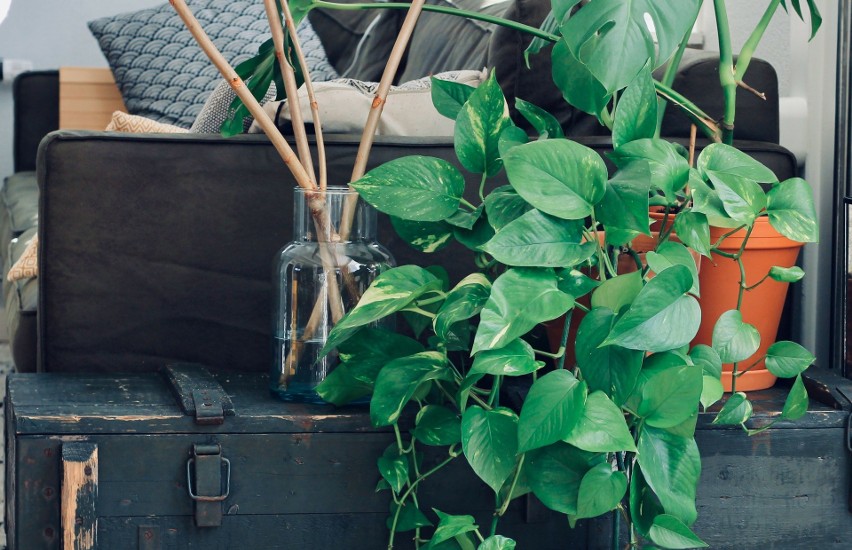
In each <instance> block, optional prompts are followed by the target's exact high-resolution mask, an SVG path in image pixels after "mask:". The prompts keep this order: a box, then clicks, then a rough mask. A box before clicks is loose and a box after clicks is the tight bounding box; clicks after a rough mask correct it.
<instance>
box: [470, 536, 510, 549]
mask: <svg viewBox="0 0 852 550" xmlns="http://www.w3.org/2000/svg"><path fill="white" fill-rule="evenodd" d="M476 550H515V541H513V540H512V539H509V538H506V537H504V536H502V535H492V536H490V537H488V538H487V539H485V540H484V541H482V544H480V545H479V546H478V547H477V548H476Z"/></svg>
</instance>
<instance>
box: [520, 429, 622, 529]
mask: <svg viewBox="0 0 852 550" xmlns="http://www.w3.org/2000/svg"><path fill="white" fill-rule="evenodd" d="M605 456H606V455H604V454H595V453H588V452H586V451H581V450H580V449H577V448H576V447H572V446H571V445H568V444H567V443H561V442H560V443H556V444H554V445H550V446H548V447H544V448H543V449H538V450H537V451H534V452H532V453H530V454H528V455H527V460H526V462H525V464H529V469H528V475H529V480H530V487H532V490H533V493H534V494H535V496H537V497H538V498H539V500H541V501H542V502H543V503H544V505H545V506H547V507H548V508H550V509H551V510H556V511H557V512H562V513H563V514H576V513H577V500H578V497H579V493H580V483H581V482H582V481H583V477H584V476H585V475H586V472H588V471H589V470H590V469H591V468H592V467H594V466H595V465H597V464H600V463H602V462H604V457H605Z"/></svg>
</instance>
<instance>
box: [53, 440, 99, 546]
mask: <svg viewBox="0 0 852 550" xmlns="http://www.w3.org/2000/svg"><path fill="white" fill-rule="evenodd" d="M97 502H98V446H97V445H95V444H94V443H88V442H85V441H69V442H67V443H65V444H63V445H62V500H61V505H60V506H61V515H62V547H63V548H65V549H66V550H95V549H96V548H97V547H98V543H97V533H98V514H97Z"/></svg>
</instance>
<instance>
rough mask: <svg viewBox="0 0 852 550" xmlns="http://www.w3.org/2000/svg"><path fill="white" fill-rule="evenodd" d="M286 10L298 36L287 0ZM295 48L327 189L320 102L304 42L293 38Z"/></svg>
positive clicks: (290, 28)
mask: <svg viewBox="0 0 852 550" xmlns="http://www.w3.org/2000/svg"><path fill="white" fill-rule="evenodd" d="M281 7H282V8H283V10H284V20H285V23H286V25H287V30H288V31H290V36H296V24H295V23H294V22H293V15H292V14H291V13H290V3H289V2H287V1H285V2H282V3H281ZM293 49H294V50H295V52H296V59H298V60H299V66H300V67H301V68H302V74H303V75H305V91H306V92H307V93H308V101H310V103H311V118H312V119H313V121H314V136H315V137H316V141H317V158H318V160H319V173H320V177H319V186H320V189H325V188H326V187H327V186H328V166H327V165H326V160H325V140H324V139H323V135H322V121H320V116H319V104H318V103H317V97H316V94H314V83H313V81H312V80H311V72H310V70H308V64H307V63H306V62H305V53H304V52H303V51H302V44H301V43H300V42H299V41H298V40H295V39H294V40H293Z"/></svg>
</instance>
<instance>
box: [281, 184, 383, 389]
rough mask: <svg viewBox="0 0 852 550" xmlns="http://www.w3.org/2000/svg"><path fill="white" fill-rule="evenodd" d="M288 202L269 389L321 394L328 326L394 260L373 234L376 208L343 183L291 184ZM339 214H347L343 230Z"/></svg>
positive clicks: (328, 362)
mask: <svg viewBox="0 0 852 550" xmlns="http://www.w3.org/2000/svg"><path fill="white" fill-rule="evenodd" d="M347 204H348V205H349V206H348V208H349V209H352V210H354V215H352V216H351V217H350V216H344V211H345V210H346V209H347ZM293 209H294V210H293V241H292V242H291V243H289V244H288V245H286V246H285V247H284V248H282V249H281V250H280V251H279V253H278V255H277V257H276V259H275V271H274V281H273V284H274V287H275V303H274V306H273V326H272V336H273V342H274V354H273V355H274V363H273V365H272V372H271V376H270V389H271V390H272V393H273V395H275V396H277V397H279V398H281V399H282V400H284V401H292V402H322V399H321V398H320V397H319V395H317V392H316V387H317V385H318V384H319V383H320V382H322V380H323V379H324V378H325V377H326V376H328V374H329V373H330V372H331V371H332V370H333V369H334V367H335V366H337V363H338V357H337V353H336V352H332V353H330V354H328V355H326V356H325V357H323V358H320V357H319V352H320V350H321V349H322V347H323V345H324V344H325V341H326V338H327V337H328V333H329V332H330V331H331V329H332V327H333V326H334V323H335V322H336V321H338V320H339V318H340V316H341V314H342V313H345V312H347V311H350V310H351V309H352V308H353V307H355V304H357V303H358V300H359V298H360V297H361V295H362V294H363V293H364V291H365V290H366V289H367V287H369V286H370V283H371V282H372V281H373V280H374V279H375V278H376V277H377V276H378V275H379V274H380V273H381V272H382V271H384V270H387V269H389V268H390V267H393V266H394V265H395V264H394V260H393V256H391V254H390V252H388V250H387V249H385V248H384V247H383V246H382V245H380V244H378V243H377V242H376V211H375V210H374V209H373V208H372V207H371V206H370V205H369V204H367V203H365V202H364V201H363V200H361V199H359V198H358V194H357V193H355V192H354V191H350V190H349V188H348V187H329V188H328V189H327V190H326V191H325V192H317V193H310V192H306V191H304V190H303V189H301V188H298V187H297V188H296V189H295V190H294V201H293ZM312 212H314V213H315V214H317V215H318V219H317V216H315V215H312ZM344 217H347V218H349V219H351V220H352V223H351V230H349V231H348V232H347V231H346V229H345V227H344V228H341V220H342V219H343V218H344ZM318 220H319V221H318Z"/></svg>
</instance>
